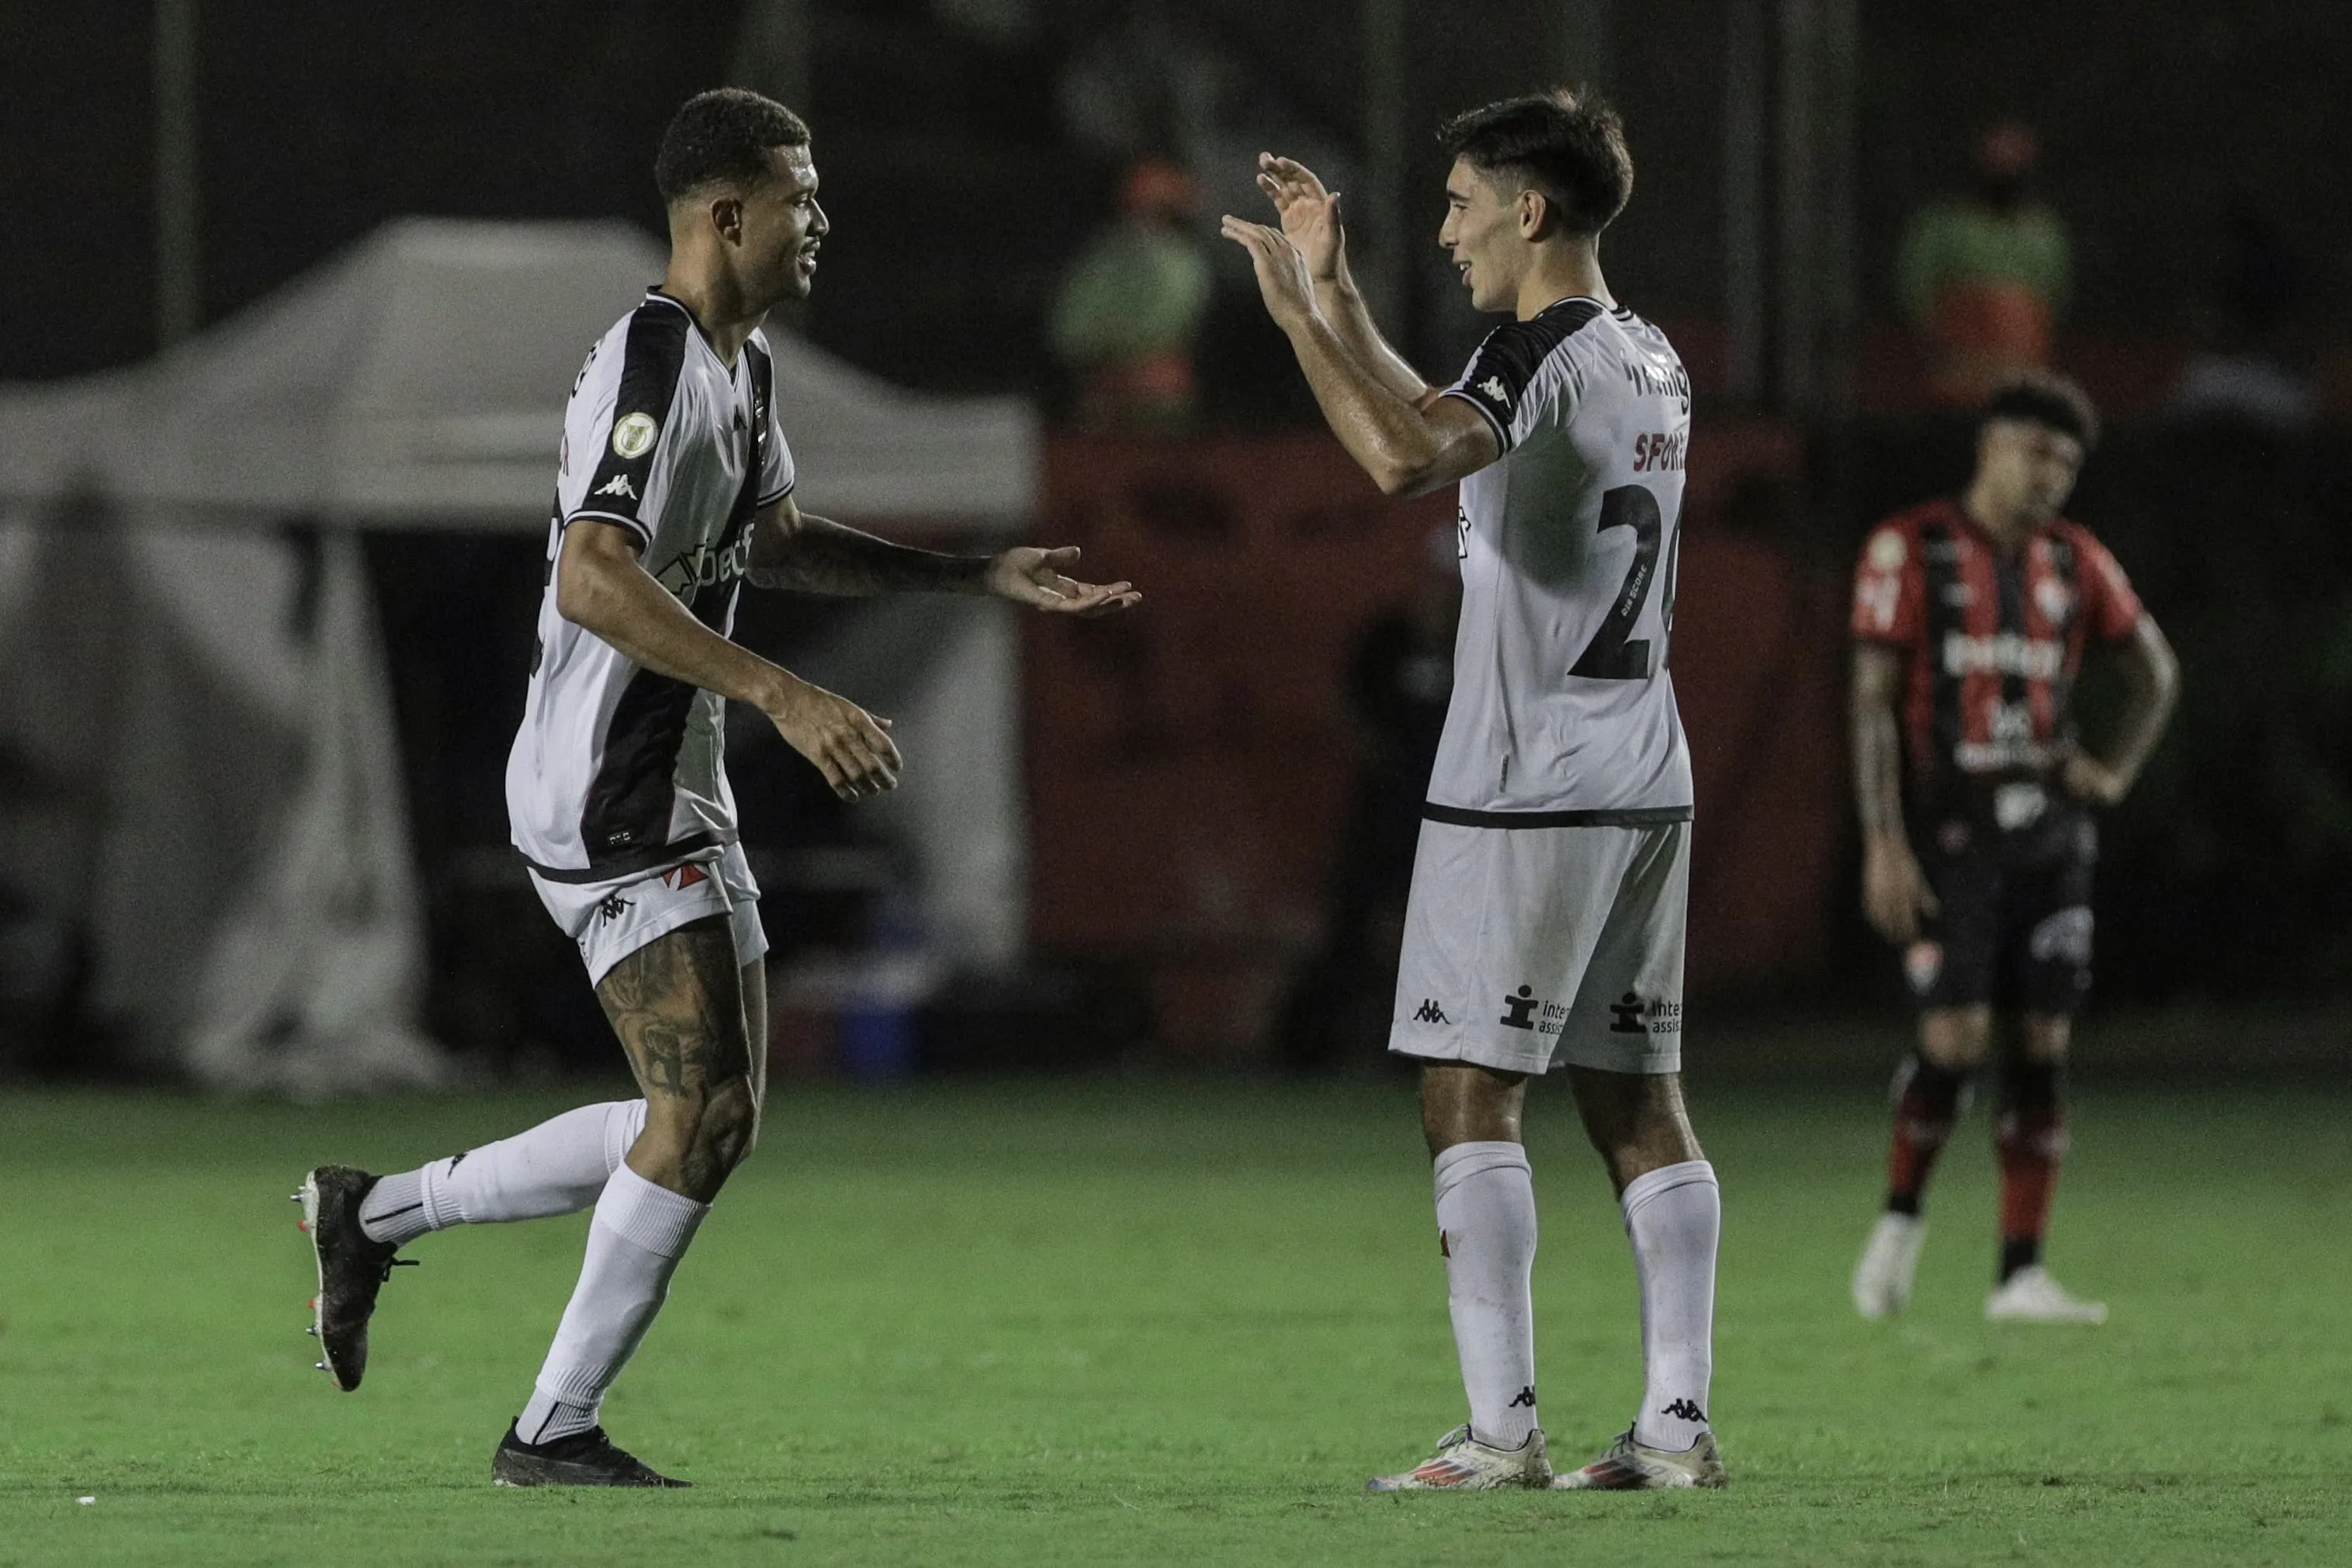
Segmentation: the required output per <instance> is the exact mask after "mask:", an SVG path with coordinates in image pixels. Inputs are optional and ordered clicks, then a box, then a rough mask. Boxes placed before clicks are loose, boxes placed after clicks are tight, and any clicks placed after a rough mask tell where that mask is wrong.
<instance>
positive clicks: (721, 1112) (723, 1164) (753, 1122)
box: [694, 1078, 760, 1171]
mask: <svg viewBox="0 0 2352 1568" xmlns="http://www.w3.org/2000/svg"><path fill="white" fill-rule="evenodd" d="M759 1135H760V1103H759V1101H758V1099H757V1097H756V1096H754V1095H753V1094H752V1092H751V1080H750V1079H748V1078H730V1079H728V1080H726V1081H725V1082H720V1083H718V1084H716V1085H714V1086H713V1087H712V1089H711V1092H709V1094H708V1095H707V1096H705V1097H704V1099H703V1102H702V1106H701V1112H700V1114H699V1116H698V1118H697V1122H696V1126H695V1140H694V1141H695V1143H696V1145H697V1146H698V1148H700V1149H701V1150H702V1151H703V1152H704V1154H705V1155H706V1157H707V1158H708V1159H709V1163H710V1164H711V1165H713V1166H716V1167H718V1169H719V1170H720V1171H729V1170H732V1169H734V1168H735V1167H736V1166H739V1165H740V1164H742V1163H743V1160H744V1158H745V1157H746V1156H747V1155H750V1154H751V1145H753V1144H754V1143H755V1142H757V1141H758V1139H759Z"/></svg>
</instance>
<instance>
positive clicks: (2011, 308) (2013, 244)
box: [1898, 120, 2073, 406]
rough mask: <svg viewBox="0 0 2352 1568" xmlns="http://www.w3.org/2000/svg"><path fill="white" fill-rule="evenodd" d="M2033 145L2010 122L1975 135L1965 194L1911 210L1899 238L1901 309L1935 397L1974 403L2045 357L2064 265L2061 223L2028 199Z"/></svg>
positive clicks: (2068, 271)
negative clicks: (1924, 350)
mask: <svg viewBox="0 0 2352 1568" xmlns="http://www.w3.org/2000/svg"><path fill="white" fill-rule="evenodd" d="M2039 151H2040V148H2039V144H2038V142H2037V140H2036V138H2035V136H2034V134H2033V131H2032V128H2031V127H2029V126H2026V125H2023V124H2020V123H2018V122H2017V121H2014V120H2011V121H2006V122H2004V123H2002V124H1999V125H1995V126H1993V127H1992V128H1990V130H1988V131H1985V132H1984V134H1983V135H1982V136H1980V137H1979V138H1978V141H1977V145H1976V152H1975V156H1974V159H1973V161H1972V164H1971V168H1970V179H1969V190H1968V193H1966V194H1965V195H1963V196H1961V197H1958V198H1957V199H1954V200H1949V201H1942V202H1937V203H1934V204H1931V205H1928V206H1926V207H1923V208H1921V209H1920V210H1919V211H1918V212H1917V213H1916V214H1913V215H1912V218H1911V222H1910V225H1908V227H1907V228H1906V230H1905V232H1904V235H1903V252H1902V256H1901V259H1900V262H1899V278H1898V282H1899V287H1900V288H1901V291H1902V300H1903V313H1904V316H1905V317H1906V319H1908V320H1909V321H1910V322H1911V324H1912V326H1913V327H1914V328H1916V329H1917V330H1918V331H1919V333H1920V334H1921V336H1922V337H1924V338H1925V339H1926V340H1927V345H1928V349H1929V351H1930V354H1931V356H1932V362H1931V365H1930V369H1929V377H1930V384H1931V386H1932V388H1933V390H1934V392H1935V394H1936V397H1937V401H1938V402H1944V403H1947V404H1950V405H1954V406H1959V405H1974V404H1976V403H1979V402H1982V401H1983V400H1984V398H1985V397H1986V396H1987V395H1988V394H1990V392H1991V390H1992V389H1993V388H1994V387H1995V386H1998V385H2000V384H2001V383H2002V382H2005V381H2007V380H2008V379H2009V378H2011V377H2012V376H2014V375H2016V374H2018V373H2019V372H2020V371H2028V370H2039V369H2042V368H2043V367H2045V366H2046V365H2047V364H2048V363H2049V361H2050V341H2051V331H2052V327H2053V324H2054V322H2055V320H2056V319H2057V317H2058V315H2059V313H2060V312H2061V311H2063V309H2064V308H2065V307H2066V300H2067V293H2068V289H2069V287H2070V285H2071V283H2072V273H2073V263H2072V257H2071V255H2070V252H2069V247H2068V246H2067V241H2066V225H2064V224H2063V222H2062V221H2060V219H2059V217H2058V215H2057V214H2055V213H2053V212H2052V211H2051V210H2050V209H2049V208H2048V207H2047V206H2045V205H2043V204H2042V202H2040V201H2039V200H2037V199H2036V198H2035V197H2034V195H2033V193H2032V178H2033V165H2034V162H2035V159H2036V157H2037V155H2038V153H2039Z"/></svg>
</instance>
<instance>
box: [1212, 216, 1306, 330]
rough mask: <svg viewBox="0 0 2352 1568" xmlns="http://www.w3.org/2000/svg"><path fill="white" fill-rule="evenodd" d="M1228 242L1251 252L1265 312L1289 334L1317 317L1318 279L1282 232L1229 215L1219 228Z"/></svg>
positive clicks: (1251, 262)
mask: <svg viewBox="0 0 2352 1568" xmlns="http://www.w3.org/2000/svg"><path fill="white" fill-rule="evenodd" d="M1218 229H1219V232H1220V233H1222V234H1223V235H1224V236H1225V237H1226V238H1227V239H1229V240H1231V241H1233V242H1234V244H1235V245H1237V246H1241V247H1242V248H1243V249H1244V250H1245V251H1247V252H1249V258H1250V267H1251V269H1252V270H1253V271H1255V273H1256V274H1257V291H1258V294H1259V296H1260V297H1261V298H1264V299H1265V313H1266V314H1267V315H1269V316H1271V317H1273V318H1274V324H1275V325H1276V326H1277V327H1279V328H1281V329H1283V330H1284V331H1285V332H1290V331H1295V330H1297V329H1298V328H1299V327H1301V326H1303V325H1305V324H1306V323H1307V321H1309V320H1311V319H1313V318H1314V315H1315V280H1314V279H1313V278H1312V277H1309V276H1308V275H1307V258H1306V257H1305V256H1300V255H1299V254H1298V247H1297V246H1295V245H1293V244H1291V243H1290V241H1289V240H1288V239H1287V238H1286V237H1285V236H1284V235H1283V233H1282V231H1281V230H1280V229H1272V228H1268V227H1266V225H1264V224H1254V223H1251V222H1250V221H1249V220H1248V219H1246V218H1237V217H1234V215H1233V214H1230V213H1228V214H1226V215H1225V217H1224V220H1223V222H1222V223H1221V224H1220V225H1218Z"/></svg>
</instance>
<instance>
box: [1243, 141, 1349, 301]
mask: <svg viewBox="0 0 2352 1568" xmlns="http://www.w3.org/2000/svg"><path fill="white" fill-rule="evenodd" d="M1257 188H1258V189H1259V190H1261V191H1264V192H1265V195H1266V200H1268V201H1270V202H1272V203H1273V204H1274V210H1275V211H1276V212H1277V213H1279V214H1282V232H1283V235H1285V237H1286V238H1287V239H1288V240H1289V241H1290V243H1291V244H1292V245H1294V246H1297V247H1298V254H1299V255H1300V256H1304V257H1306V258H1307V274H1308V276H1310V277H1313V278H1314V279H1315V281H1316V282H1318V283H1331V282H1335V281H1337V280H1338V278H1339V266H1340V261H1341V258H1342V257H1343V256H1345V254H1346V252H1347V248H1348V235H1347V230H1346V228H1345V227H1344V226H1343V225H1341V223H1340V221H1339V192H1337V191H1327V190H1325V189H1324V188H1323V182H1322V181H1321V180H1320V179H1318V178H1317V177H1316V173H1315V171H1314V170H1312V169H1309V168H1308V167H1307V165H1306V164H1304V163H1301V162H1298V161H1297V160H1296V159H1292V158H1280V157H1276V155H1275V154H1273V153H1271V152H1261V153H1259V154H1258V155H1257Z"/></svg>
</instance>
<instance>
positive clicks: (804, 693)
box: [765, 676, 905, 800]
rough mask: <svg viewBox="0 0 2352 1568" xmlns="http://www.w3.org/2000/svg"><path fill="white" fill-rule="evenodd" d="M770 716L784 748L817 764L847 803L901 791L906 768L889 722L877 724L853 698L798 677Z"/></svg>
mask: <svg viewBox="0 0 2352 1568" xmlns="http://www.w3.org/2000/svg"><path fill="white" fill-rule="evenodd" d="M765 711H766V712H767V715H768V720H769V722H770V723H772V724H773V725H774V726H775V727H776V733H777V734H778V735H781V736H782V737H784V744H786V745H787V746H790V747H792V748H793V750H794V751H797V752H799V753H800V754H801V755H802V756H803V757H805V758H808V759H809V760H810V761H811V762H813V763H814V764H816V770H817V771H818V772H820V773H822V774H824V781H825V782H826V783H827V784H829V785H831V786H832V787H833V792H834V793H835V794H836V795H838V796H840V797H841V798H842V799H843V800H859V799H862V798H863V797H865V796H867V795H879V794H881V793H882V792H883V791H884V790H886V789H897V788H898V769H899V768H901V767H903V766H905V764H904V762H903V761H902V760H901V758H899V756H898V747H897V746H896V745H894V744H893V743H892V742H891V739H890V721H889V720H888V719H887V718H877V717H875V716H873V715H872V714H870V713H867V712H866V710H865V709H864V708H862V707H859V706H857V705H856V703H854V702H851V701H850V700H849V699H848V698H847V697H845V696H838V695H835V694H834V693H832V692H829V691H826V690H825V689H824V687H823V686H816V685H810V684H809V683H808V682H806V681H803V680H801V679H799V678H798V677H796V676H794V677H789V678H788V680H787V683H786V685H785V687H784V690H783V692H782V695H780V696H779V697H778V698H777V699H776V701H775V703H774V705H773V706H770V707H768V708H767V709H766V710H765Z"/></svg>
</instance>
